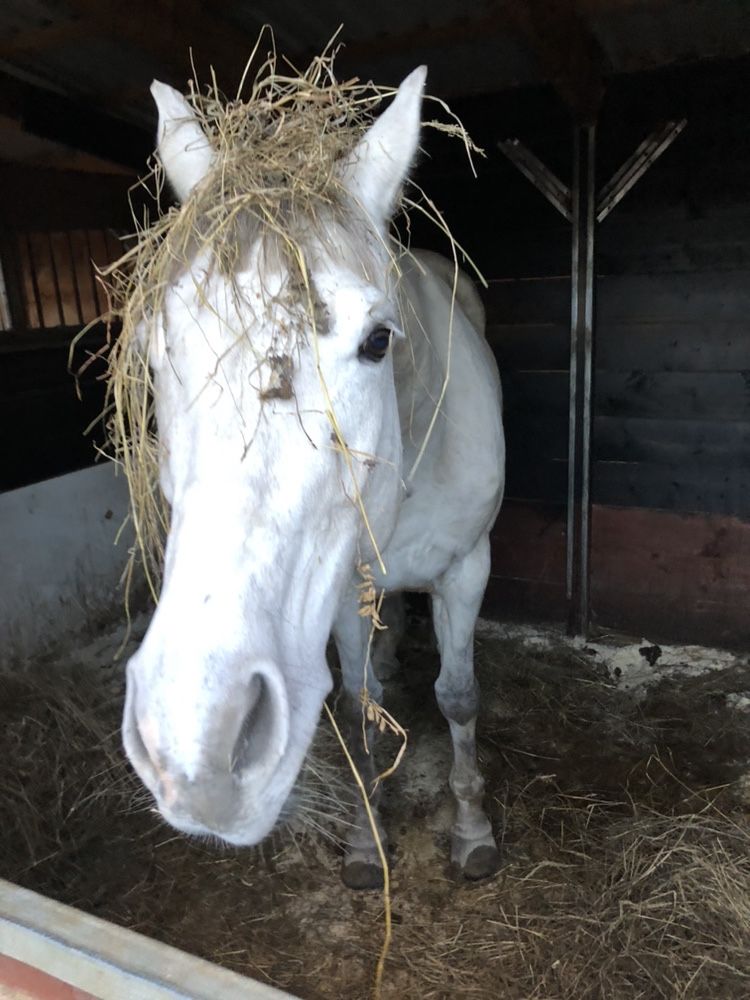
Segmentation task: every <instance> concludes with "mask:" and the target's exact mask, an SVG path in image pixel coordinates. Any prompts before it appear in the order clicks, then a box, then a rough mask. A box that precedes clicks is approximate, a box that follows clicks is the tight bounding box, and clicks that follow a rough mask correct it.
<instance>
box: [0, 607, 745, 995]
mask: <svg viewBox="0 0 750 1000" xmlns="http://www.w3.org/2000/svg"><path fill="white" fill-rule="evenodd" d="M411 625H412V627H411V630H410V633H409V638H408V639H407V641H406V643H405V646H404V650H403V653H402V668H403V669H402V671H401V673H400V675H399V676H398V677H397V678H395V679H394V680H392V681H391V682H389V686H388V700H387V706H388V707H389V708H390V709H391V711H392V712H393V713H394V715H395V716H396V717H397V718H398V720H399V722H400V723H401V724H402V725H403V726H404V727H405V728H406V729H407V730H408V733H409V747H408V751H407V754H406V757H405V759H404V761H403V763H402V765H401V766H400V767H399V769H398V771H397V772H396V774H395V775H394V777H393V778H392V779H390V780H389V782H388V784H387V787H386V794H385V802H384V816H385V822H386V825H387V827H388V829H389V832H390V836H391V841H392V843H391V850H392V861H393V880H392V893H391V894H392V904H393V911H394V941H393V946H392V950H391V953H390V956H389V960H388V964H387V967H386V976H385V986H384V991H383V996H384V997H386V998H396V997H399V998H402V997H406V998H420V1000H422V998H424V1000H432V998H435V1000H437V998H448V997H451V998H455V997H460V998H464V997H465V998H472V1000H474V998H476V1000H480V998H481V1000H484V998H487V1000H489V998H493V1000H494V998H508V1000H516V998H518V1000H520V998H540V1000H541V998H544V1000H553V998H555V1000H557V998H566V1000H574V998H575V1000H586V998H592V1000H593V998H617V1000H619V998H623V1000H624V998H626V997H627V998H634V997H639V998H643V1000H650V998H663V997H684V998H699V1000H716V998H735V997H737V998H741V997H750V822H749V818H750V817H749V816H748V806H747V802H748V796H747V794H746V787H747V782H746V775H747V774H748V773H750V713H748V710H747V709H748V706H750V694H749V692H750V663H749V662H748V659H747V657H741V656H740V657H731V656H725V655H722V654H719V653H715V654H712V653H711V652H710V651H709V652H708V653H702V652H700V651H695V650H693V651H690V650H688V651H685V653H684V657H683V660H681V659H680V655H679V653H676V652H675V651H671V652H669V653H668V652H667V651H665V650H662V649H659V648H658V647H654V646H653V645H651V644H648V643H643V644H637V645H636V646H635V647H633V646H628V647H626V646H624V645H623V644H622V643H618V642H609V643H606V642H603V643H598V644H594V645H591V646H583V645H582V644H579V645H578V646H571V645H569V644H566V643H565V642H564V641H563V639H562V636H561V635H560V634H558V633H556V632H555V631H554V630H547V631H546V632H544V631H543V632H540V631H538V630H537V631H533V630H524V629H510V630H505V629H503V627H493V626H489V625H486V626H483V627H482V628H480V630H479V632H478V635H477V663H478V670H479V675H480V679H481V682H482V685H483V690H484V692H485V698H484V707H483V712H482V716H481V720H480V727H479V732H480V743H481V756H482V762H483V766H484V770H485V774H486V776H487V791H488V795H487V801H488V806H489V809H490V813H491V818H492V820H493V823H494V824H495V828H496V830H497V834H498V839H499V841H500V842H501V844H502V847H503V855H504V866H503V868H502V870H501V871H500V872H499V873H498V875H497V876H495V877H494V878H493V879H491V880H489V881H487V882H483V883H479V884H474V885H472V884H467V883H464V882H463V881H462V879H461V878H460V876H458V875H457V873H456V872H454V871H453V870H452V869H451V866H450V864H449V863H448V830H449V827H450V821H451V804H450V799H449V795H448V790H447V775H448V768H449V760H450V745H449V739H448V733H447V726H446V724H445V722H444V720H443V719H442V718H441V716H440V714H439V712H438V711H437V709H436V707H435V704H434V699H433V697H432V692H431V687H432V684H433V682H434V679H435V676H436V672H437V667H438V661H437V656H436V653H435V650H434V645H433V642H432V639H431V635H430V631H429V627H428V626H427V624H426V623H425V622H424V621H423V620H422V619H421V618H419V617H416V618H414V620H413V621H412V623H411ZM144 626H145V619H140V620H138V621H137V622H136V625H135V628H134V632H133V635H132V637H131V639H130V642H129V645H128V647H127V648H126V650H125V657H126V656H127V653H128V651H129V650H132V648H134V646H135V644H136V643H137V641H138V639H139V638H140V635H141V634H142V632H143V628H144ZM122 637H123V629H122V627H121V626H111V625H110V626H107V627H101V628H100V629H99V630H97V632H96V634H95V635H93V636H88V637H87V638H83V637H82V638H81V639H80V640H79V641H78V642H77V643H76V644H75V646H74V648H72V649H71V648H69V649H68V650H67V651H66V650H55V651H51V652H50V653H49V654H48V655H46V656H44V657H40V658H38V659H37V660H36V661H35V662H33V663H28V662H26V663H24V662H16V663H13V664H11V665H9V666H8V667H6V668H5V669H4V670H3V672H2V673H0V800H1V801H2V812H3V817H4V818H3V822H2V824H0V875H2V876H3V877H5V878H8V879H11V880H12V881H15V882H17V883H19V884H21V885H23V886H26V887H28V888H30V889H34V890H37V891H39V892H42V893H45V894H46V895H48V896H52V897H54V898H56V899H59V900H61V901H63V902H66V903H69V904H72V905H74V906H77V907H80V908H82V909H84V910H87V911H89V912H91V913H94V914H96V915H97V916H100V917H104V918H105V919H108V920H112V921H114V922H115V923H119V924H122V925H124V926H127V927H130V928H133V929H135V930H138V931H140V932H142V933H145V934H148V935H151V936H152V937H155V938H157V939H159V940H161V941H165V942H168V943H170V944H172V945H175V946H177V947H179V948H183V949H186V950H188V951H191V952H194V953H195V954H198V955H201V956H202V957H204V958H207V959H210V960H212V961H215V962H219V963H221V964H223V965H226V966H228V967H229V968H232V969H234V970H237V971H239V972H242V973H245V974H248V975H252V976H254V977H257V978H259V979H262V980H266V981H268V982H271V983H274V984H276V985H278V986H282V987H285V988H287V989H289V990H290V991H291V992H292V993H294V994H296V995H297V996H299V997H302V998H304V1000H323V998H331V1000H334V998H335V1000H344V998H346V1000H359V998H363V1000H364V998H366V997H370V996H371V995H372V980H373V972H374V966H375V961H376V959H377V955H378V952H379V949H380V944H381V940H382V933H383V903H382V898H381V896H380V895H379V894H377V893H364V894H361V893H360V894H356V893H353V892H350V891H349V890H346V889H344V888H343V887H342V886H341V884H340V882H339V877H338V869H339V865H340V856H339V849H338V848H337V846H336V844H335V843H334V842H333V841H332V840H331V839H330V838H329V835H328V834H326V833H325V832H321V831H318V830H316V829H313V827H317V826H321V827H322V828H323V831H331V835H332V836H334V838H335V836H336V835H337V834H340V833H341V832H342V829H344V828H343V827H342V826H341V824H340V822H338V821H337V820H336V818H335V817H334V818H328V817H327V816H325V815H322V814H323V813H328V812H332V813H337V814H338V815H339V816H340V813H341V810H340V809H335V808H333V807H332V806H330V804H328V801H327V799H326V798H324V797H323V796H324V795H325V792H323V793H321V796H319V797H317V798H316V799H315V800H314V801H315V809H316V811H315V812H313V813H311V814H310V816H309V817H308V818H309V820H310V823H311V824H312V826H308V828H307V829H306V830H303V831H300V830H299V829H297V830H296V831H287V832H284V831H282V832H279V833H278V834H276V835H275V836H274V837H273V839H272V842H270V843H268V844H266V845H264V846H263V848H262V849H256V850H228V849H226V848H222V847H220V846H219V845H216V844H211V843H203V842H197V841H192V840H189V839H187V838H185V837H182V836H180V835H177V834H176V833H175V832H174V831H172V830H170V829H169V828H167V827H166V826H165V825H164V824H163V823H162V822H161V821H160V819H159V818H158V816H156V815H154V813H153V811H152V810H151V808H150V803H149V801H148V797H147V796H146V795H145V794H144V793H143V792H142V791H141V790H140V788H139V786H138V784H137V782H136V781H135V779H134V778H133V776H132V774H131V773H130V771H129V770H128V768H127V766H126V764H125V762H124V758H123V754H122V752H121V749H120V742H119V731H118V727H119V717H120V711H121V703H122V696H123V684H122V664H123V658H122V657H121V658H120V659H119V660H118V661H115V654H116V652H117V650H118V647H119V646H120V645H121V642H122ZM639 649H642V650H643V652H639ZM665 664H666V665H667V667H666V668H665V666H664V665H665ZM322 744H323V751H322V752H323V754H324V756H325V757H326V758H327V763H326V764H325V773H324V775H323V780H324V784H325V786H326V789H328V790H330V788H332V787H336V786H337V784H338V783H341V786H342V788H348V786H349V782H348V779H347V774H346V770H345V766H344V765H343V763H342V762H341V761H340V760H339V753H338V751H337V749H336V746H335V742H334V741H333V739H332V738H325V734H324V738H323V740H322ZM383 750H384V755H383V757H384V762H385V758H387V753H388V752H390V753H392V752H393V751H394V750H395V745H394V744H391V745H389V746H385V747H383ZM334 774H335V775H336V777H335V779H333V778H332V775H334ZM346 794H347V793H345V794H344V797H346Z"/></svg>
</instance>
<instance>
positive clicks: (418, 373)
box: [394, 264, 465, 452]
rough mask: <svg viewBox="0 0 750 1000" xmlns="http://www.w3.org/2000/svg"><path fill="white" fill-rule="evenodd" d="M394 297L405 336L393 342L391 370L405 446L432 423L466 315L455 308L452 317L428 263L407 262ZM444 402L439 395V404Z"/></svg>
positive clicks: (446, 291) (445, 292)
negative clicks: (392, 366)
mask: <svg viewBox="0 0 750 1000" xmlns="http://www.w3.org/2000/svg"><path fill="white" fill-rule="evenodd" d="M399 298H400V303H401V315H402V319H403V324H404V333H405V334H406V337H405V339H404V340H402V341H399V342H398V343H397V344H396V347H395V351H394V375H395V382H396V396H397V399H398V408H399V416H400V419H401V432H402V438H403V441H404V448H405V451H407V452H408V451H409V442H415V441H416V442H421V441H422V440H423V439H424V436H425V434H426V433H427V431H428V429H429V428H431V427H432V425H433V422H434V414H435V406H436V405H437V403H438V400H439V399H440V397H441V394H442V391H443V384H444V382H445V378H446V373H447V371H448V361H449V358H450V356H451V354H452V352H453V351H454V350H455V349H456V346H457V340H459V339H460V332H461V323H462V322H465V320H464V319H463V316H462V314H461V315H460V316H459V314H460V309H459V310H458V311H457V313H456V315H454V317H453V318H454V320H455V322H453V324H452V323H451V292H450V289H449V288H447V286H446V285H445V282H444V281H442V280H441V279H440V278H439V277H438V276H436V275H435V274H434V273H433V272H432V271H431V270H430V269H429V267H428V268H423V267H422V266H421V265H417V264H411V265H410V266H408V267H405V268H404V270H403V274H402V278H401V283H400V289H399ZM448 386H449V387H450V381H449V382H448ZM448 402H449V401H448V400H447V399H446V398H445V397H444V398H443V401H442V405H441V409H442V410H445V407H446V405H447V404H448ZM432 429H433V431H434V430H435V428H434V427H433V428H432Z"/></svg>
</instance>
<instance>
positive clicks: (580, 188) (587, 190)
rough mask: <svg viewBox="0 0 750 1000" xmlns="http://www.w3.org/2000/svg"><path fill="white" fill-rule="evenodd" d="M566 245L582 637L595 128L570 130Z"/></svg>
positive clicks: (572, 545)
mask: <svg viewBox="0 0 750 1000" xmlns="http://www.w3.org/2000/svg"><path fill="white" fill-rule="evenodd" d="M573 161H574V162H573V191H572V203H571V207H572V215H573V220H572V221H573V235H572V244H571V312H570V406H569V422H568V512H567V536H566V566H565V580H566V594H567V598H568V628H569V631H570V632H571V633H573V634H576V635H584V636H585V635H587V633H588V628H589V620H590V604H589V566H590V530H591V417H592V372H593V363H592V358H593V348H594V233H595V225H596V223H595V205H596V201H595V190H596V189H595V181H596V178H595V174H596V127H595V126H594V125H586V126H581V127H577V128H576V129H575V135H574V144H573Z"/></svg>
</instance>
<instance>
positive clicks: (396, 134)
mask: <svg viewBox="0 0 750 1000" xmlns="http://www.w3.org/2000/svg"><path fill="white" fill-rule="evenodd" d="M426 76H427V67H426V66H420V67H419V68H418V69H415V70H414V71H413V72H412V73H410V74H409V76H407V77H406V79H405V80H404V81H403V83H402V84H401V86H400V87H399V88H398V91H397V93H396V97H395V98H394V100H393V103H392V104H391V105H390V106H389V107H388V108H387V109H386V110H385V111H384V112H383V114H382V115H381V116H380V118H378V120H377V121H376V122H375V124H374V125H373V126H372V127H371V128H370V129H368V131H367V133H366V134H365V136H364V137H363V138H362V139H361V140H360V141H359V143H358V144H357V146H356V148H355V150H354V152H353V153H352V156H351V159H350V160H349V161H348V162H347V163H346V165H345V167H344V171H343V177H342V179H343V181H344V184H345V185H346V187H347V188H348V189H349V191H351V193H352V195H353V196H354V197H355V199H356V200H357V201H358V202H359V203H360V204H361V205H362V207H363V208H364V209H365V211H366V212H367V214H368V215H369V216H370V218H371V219H372V220H373V222H375V223H377V224H382V223H383V222H385V221H387V220H388V219H389V218H390V217H391V215H392V213H393V210H394V209H395V207H396V203H397V201H398V196H399V192H400V190H401V185H402V184H403V183H404V181H405V180H406V176H407V174H408V172H409V168H410V167H411V165H412V161H413V160H414V157H415V155H416V152H417V146H418V144H419V128H420V120H421V111H422V93H423V91H424V83H425V78H426Z"/></svg>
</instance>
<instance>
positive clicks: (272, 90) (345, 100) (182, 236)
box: [102, 32, 481, 596]
mask: <svg viewBox="0 0 750 1000" xmlns="http://www.w3.org/2000/svg"><path fill="white" fill-rule="evenodd" d="M265 37H266V35H265V32H261V35H260V37H259V39H258V42H257V43H256V45H255V47H254V49H253V52H252V55H251V59H250V60H249V62H248V65H247V67H246V69H245V72H244V74H243V77H242V81H241V84H240V87H239V89H238V91H237V93H236V96H235V97H234V98H232V99H227V98H226V97H225V96H224V95H223V94H222V93H221V91H220V90H219V88H218V85H217V83H216V80H215V79H214V78H213V74H212V80H211V82H210V84H209V85H208V86H207V87H205V88H203V89H201V88H200V86H199V84H198V82H197V80H194V81H192V83H191V87H190V91H189V94H188V101H189V104H190V106H191V109H192V111H193V113H194V114H195V116H196V119H197V121H198V123H199V125H200V127H201V129H202V130H203V132H204V134H205V135H206V137H207V139H208V141H209V143H210V145H211V149H212V153H213V166H212V167H211V169H210V171H209V173H208V175H207V176H206V177H205V178H204V180H203V181H202V182H201V183H200V184H199V185H197V187H196V189H195V190H194V191H193V192H192V193H191V194H190V196H189V197H188V198H187V199H186V201H185V203H184V204H182V205H181V206H179V207H177V206H172V207H169V208H168V209H166V210H163V209H162V207H161V200H160V199H161V197H162V193H163V189H164V174H163V168H162V165H161V164H160V162H159V160H158V157H155V158H154V159H153V162H152V164H151V172H150V174H149V175H148V177H146V178H145V179H144V180H143V181H141V182H140V184H139V188H141V189H142V188H144V187H145V188H146V189H148V190H150V191H151V193H152V195H153V198H154V203H155V207H156V213H155V218H154V219H153V220H152V219H151V217H150V215H149V214H148V213H147V214H146V215H145V216H144V217H143V218H139V217H137V215H136V214H135V213H134V222H135V232H134V234H133V237H132V245H131V246H130V248H129V249H128V250H127V252H126V253H125V254H123V256H122V257H121V258H120V259H119V260H118V261H116V262H115V263H114V264H112V265H111V266H110V267H109V268H107V269H106V270H105V271H104V272H103V275H102V276H103V279H104V281H105V284H106V288H107V294H108V301H109V312H108V317H107V319H108V322H109V329H110V337H109V344H110V349H109V373H108V395H107V402H106V410H105V414H106V417H107V424H108V429H109V445H108V451H109V453H110V454H111V456H112V457H113V458H114V459H115V461H116V462H118V463H119V465H120V466H121V467H122V469H123V471H124V473H125V475H126V477H127V480H128V484H129V488H130V497H131V518H132V522H133V528H134V531H135V537H136V546H135V550H134V556H135V555H136V554H137V555H139V556H140V559H141V561H142V563H143V566H144V569H145V573H146V577H147V580H148V583H149V586H150V588H151V590H152V593H153V594H154V596H157V595H158V591H159V586H160V577H161V571H162V564H163V554H164V540H165V537H166V533H167V530H168V525H169V510H168V504H167V503H166V500H165V497H164V495H163V493H162V490H161V487H160V485H159V475H158V470H159V458H160V454H159V442H158V439H157V434H156V427H155V419H154V409H153V384H152V377H151V373H150V368H149V356H150V353H151V350H152V349H153V344H154V340H155V331H156V330H157V328H158V325H159V323H160V322H161V321H162V317H163V310H164V303H165V295H166V291H167V289H168V287H169V285H170V282H171V281H173V280H174V279H175V277H176V276H177V275H179V274H180V273H181V272H186V271H187V270H188V269H189V267H190V264H191V261H192V260H194V259H195V258H196V257H197V256H198V255H201V254H204V253H207V254H208V256H209V259H210V260H211V262H212V265H211V266H212V267H213V268H220V269H221V271H222V272H223V273H224V274H225V275H227V276H228V278H231V276H232V275H233V274H234V271H235V269H236V268H237V267H238V265H239V263H240V260H241V255H242V254H243V253H244V252H245V251H246V250H247V244H248V234H251V235H252V234H256V235H257V234H264V235H265V236H267V237H268V236H270V237H272V238H273V239H274V243H275V248H276V251H277V253H279V254H280V255H281V258H282V261H283V263H284V265H285V266H286V267H287V268H288V269H289V271H290V274H292V275H295V276H297V277H299V278H301V279H302V280H301V285H302V286H303V287H304V288H307V289H308V292H309V285H308V282H307V280H306V274H305V272H304V253H303V250H302V248H301V246H300V239H299V230H300V226H301V225H304V226H305V227H306V229H307V230H309V229H310V227H312V228H313V230H314V228H315V226H316V224H317V223H318V221H319V220H321V219H323V218H325V219H330V218H331V215H333V217H334V218H335V217H337V216H342V215H344V214H345V213H346V212H347V211H348V210H350V208H351V205H350V201H351V196H350V194H349V193H348V191H346V189H345V187H344V184H343V181H342V178H341V172H340V170H339V167H340V165H341V163H342V161H344V160H345V159H346V157H347V156H348V155H349V154H350V153H351V151H352V150H353V149H354V147H355V146H356V144H357V143H358V142H359V140H360V139H361V138H362V136H363V135H364V134H365V132H366V131H367V129H368V128H369V127H370V125H371V124H372V122H373V121H374V119H375V116H376V112H377V111H378V109H379V107H380V105H381V102H382V101H383V100H384V99H385V98H387V97H390V96H392V95H393V94H394V93H395V90H394V88H392V87H378V86H375V85H374V84H372V83H362V82H360V81H359V80H357V79H349V80H346V81H339V80H338V79H337V77H336V74H335V71H334V60H335V56H336V49H335V48H334V46H333V44H332V43H330V44H329V46H328V47H327V48H326V49H325V50H324V52H323V53H322V54H321V55H320V56H317V57H316V58H314V59H313V60H312V62H311V63H310V65H309V66H308V67H307V69H305V70H304V71H297V70H296V69H294V68H293V67H291V66H290V65H288V64H286V63H283V62H281V61H280V60H279V58H278V57H277V54H276V51H275V47H274V44H273V36H272V34H271V33H270V32H269V33H268V37H270V51H269V52H268V54H266V55H265V56H263V55H262V54H261V46H262V44H263V39H264V38H265ZM256 65H257V68H255V66H256ZM245 90H247V91H248V93H247V96H243V92H244V91H245ZM427 99H428V100H431V98H429V97H428V98H427ZM437 104H438V105H439V107H440V109H441V110H442V111H443V112H445V113H447V117H448V118H449V121H448V122H445V121H437V120H434V119H430V120H429V121H426V122H425V123H424V125H425V127H427V128H432V129H436V130H439V131H441V132H443V133H445V134H447V135H450V136H457V137H459V138H460V140H461V141H462V142H463V143H464V145H465V148H466V151H467V154H468V155H469V158H470V159H471V155H472V154H473V153H477V152H481V151H480V150H478V149H477V147H475V146H474V144H473V143H472V141H471V139H470V138H469V136H468V134H467V133H466V131H465V130H464V128H463V126H462V125H461V124H460V122H458V120H457V119H456V118H455V116H453V115H452V114H451V113H450V111H449V109H447V107H446V105H444V103H443V102H437ZM415 191H416V194H415V195H414V196H412V197H411V198H406V197H405V198H403V199H402V204H401V206H400V208H401V211H402V212H406V211H407V210H409V209H414V208H415V207H417V208H418V210H420V211H426V213H427V215H428V216H429V217H430V218H432V219H433V220H434V221H435V222H436V224H437V225H438V226H439V227H440V228H441V229H443V230H444V231H446V232H447V227H446V226H445V224H444V222H443V220H442V218H441V217H440V216H439V213H438V214H437V215H436V214H435V213H434V211H433V209H432V206H429V205H428V206H426V207H424V205H423V202H424V199H423V197H422V195H421V192H419V189H415ZM406 229H407V231H408V226H407V227H406ZM321 235H322V236H323V237H325V233H322V234H321ZM447 235H448V239H449V242H450V244H451V248H452V253H453V257H454V260H455V259H457V251H460V248H459V247H458V246H457V244H456V242H455V240H453V238H452V237H451V236H450V233H447ZM403 249H404V248H402V247H401V246H400V245H399V244H398V243H397V242H396V241H395V240H394V242H393V243H392V245H390V246H389V252H390V253H391V259H392V261H393V264H394V267H396V268H397V267H398V257H399V255H400V253H401V252H402V250H403ZM461 252H463V251H461ZM300 271H301V273H299V274H298V272H300ZM194 280H195V281H196V296H197V297H199V298H200V296H201V293H202V291H203V289H204V287H205V285H202V284H201V282H202V281H205V280H206V279H205V278H194ZM308 298H312V296H311V295H308ZM307 306H308V308H309V312H310V318H311V320H312V324H313V328H314V321H315V316H314V312H315V306H314V303H313V302H312V301H310V302H308V304H307ZM333 421H334V426H335V414H334V415H333ZM344 447H345V446H344ZM360 506H361V505H360ZM362 513H363V515H364V517H365V522H366V523H367V517H366V512H364V510H362Z"/></svg>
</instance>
